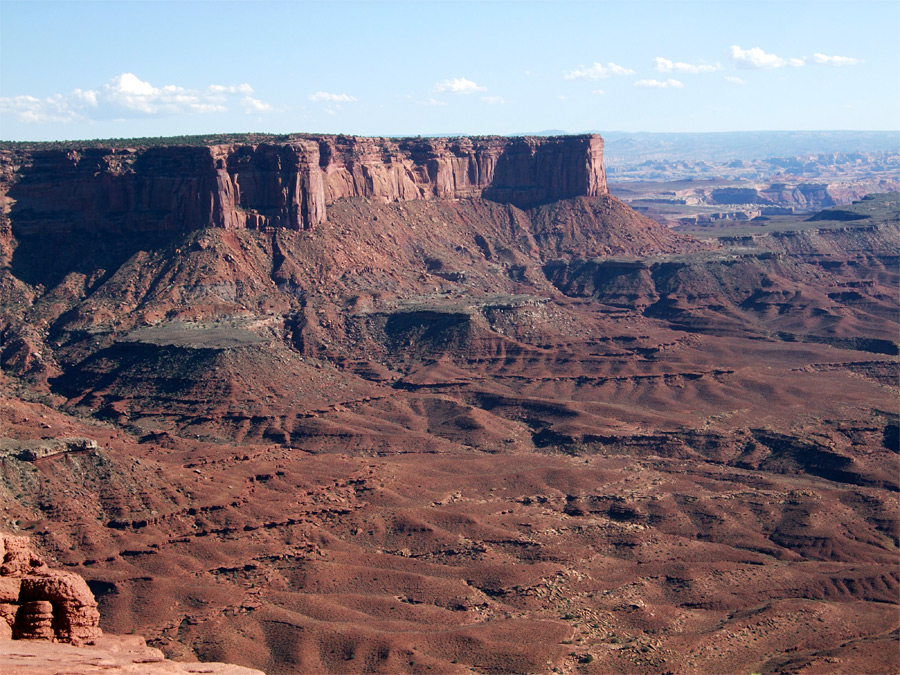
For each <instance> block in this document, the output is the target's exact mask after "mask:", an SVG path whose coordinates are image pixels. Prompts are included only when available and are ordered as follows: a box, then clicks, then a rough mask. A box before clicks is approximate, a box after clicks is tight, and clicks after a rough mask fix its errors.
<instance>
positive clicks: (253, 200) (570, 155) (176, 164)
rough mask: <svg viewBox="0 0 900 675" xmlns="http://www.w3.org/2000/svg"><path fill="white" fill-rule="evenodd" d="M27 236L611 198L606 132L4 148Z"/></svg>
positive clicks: (2, 183) (10, 193)
mask: <svg viewBox="0 0 900 675" xmlns="http://www.w3.org/2000/svg"><path fill="white" fill-rule="evenodd" d="M0 169H2V179H0V191H2V195H0V197H2V201H3V204H4V205H5V207H4V210H6V211H7V213H6V214H5V215H6V217H7V218H6V219H7V222H9V220H8V219H9V217H10V216H11V220H12V222H13V223H14V225H13V227H15V228H16V229H17V231H18V232H20V233H21V234H26V235H27V234H37V233H38V231H37V228H38V227H40V233H43V234H49V233H51V232H58V233H64V232H75V231H83V232H135V231H188V230H194V229H198V228H204V227H222V228H226V229H233V228H252V229H259V228H267V227H276V228H289V229H294V230H307V229H312V228H314V227H315V226H316V225H318V224H319V223H321V222H323V221H324V220H325V219H326V211H327V207H328V206H329V205H331V204H333V203H335V202H336V201H337V200H339V199H343V198H348V197H363V198H366V199H371V200H375V201H383V202H385V203H390V202H397V201H406V200H412V199H459V198H471V197H484V198H486V199H489V200H492V201H496V202H501V203H509V204H514V205H516V206H520V207H530V206H534V205H538V204H542V203H546V202H550V201H554V200H558V199H566V198H572V197H578V196H598V195H604V194H607V185H606V174H605V172H604V169H603V140H602V139H601V138H600V136H596V135H585V136H560V137H550V138H532V137H520V138H501V137H480V138H409V139H384V138H359V137H350V136H321V137H302V138H298V139H295V140H292V141H291V142H289V143H284V144H268V143H261V144H255V145H254V144H234V145H216V146H170V147H154V148H118V149H116V148H85V149H82V150H76V149H72V150H37V151H3V152H2V153H0Z"/></svg>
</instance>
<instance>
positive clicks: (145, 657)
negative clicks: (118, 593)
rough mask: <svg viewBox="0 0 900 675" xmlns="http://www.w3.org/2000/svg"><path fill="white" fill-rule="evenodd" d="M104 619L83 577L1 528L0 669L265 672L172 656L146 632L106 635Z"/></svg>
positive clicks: (49, 673)
mask: <svg viewBox="0 0 900 675" xmlns="http://www.w3.org/2000/svg"><path fill="white" fill-rule="evenodd" d="M99 621H100V614H99V612H98V611H97V601H96V600H95V599H94V595H93V593H91V591H90V589H89V588H88V585H87V584H86V583H85V581H84V579H82V578H81V577H80V576H78V575H77V574H74V573H72V572H63V571H60V570H53V569H50V568H49V567H48V566H47V564H46V563H45V562H44V561H43V560H42V559H41V557H40V556H39V555H38V554H37V553H36V552H35V551H34V549H32V548H31V544H30V542H29V540H28V538H27V537H19V536H15V535H10V534H5V533H0V657H2V658H0V666H2V668H0V672H3V673H19V674H22V675H66V674H74V673H78V674H79V675H85V674H87V673H100V672H103V673H141V674H147V675H153V674H155V673H161V674H162V673H217V674H219V675H261V671H259V670H254V669H252V668H242V667H240V666H233V665H230V664H224V663H178V662H176V661H169V660H168V659H166V658H165V657H164V656H163V654H162V652H161V651H159V650H158V649H153V648H152V647H148V646H147V644H146V643H145V642H144V638H143V637H141V636H138V635H129V636H120V635H103V633H102V631H101V630H100V628H99V626H98V624H99ZM65 643H68V644H65Z"/></svg>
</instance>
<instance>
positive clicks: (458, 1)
mask: <svg viewBox="0 0 900 675" xmlns="http://www.w3.org/2000/svg"><path fill="white" fill-rule="evenodd" d="M898 35H900V2H898V1H897V0H883V1H882V0H852V1H851V0H846V1H843V0H842V1H834V0H807V1H798V0H778V1H777V2H768V1H766V0H716V1H713V0H707V1H702V2H699V1H698V2H683V1H678V0H670V1H668V2H651V1H649V0H647V1H643V0H630V1H629V0H616V1H614V2H613V1H610V2H606V1H594V2H565V1H560V0H557V1H555V2H548V1H544V0H534V1H529V0H518V1H506V2H490V1H480V2H476V1H474V0H470V1H466V0H441V1H433V0H418V1H417V2H385V1H380V0H368V1H365V2H351V1H341V0H331V1H325V0H321V1H318V2H299V1H296V2H287V1H281V2H275V1H272V0H217V1H209V2H206V1H203V2H200V1H191V0H180V1H175V0H165V1H161V0H151V1H140V0H118V1H115V0H105V1H103V2H84V1H81V0H69V1H62V2H50V1H44V0H27V1H19V0H0V138H2V139H4V140H54V139H81V138H110V137H131V136H161V135H177V134H196V133H212V132H242V131H262V132H272V133H287V132H310V133H349V134H361V135H392V136H398V135H417V134H422V135H426V134H510V133H520V132H539V131H543V130H548V129H558V130H562V131H565V132H569V133H576V132H581V131H585V130H599V131H601V132H602V131H658V132H677V131H691V132H697V131H743V130H794V129H798V130H823V129H854V130H891V129H897V128H898V127H900V119H898V118H900V40H898V37H897V36H898Z"/></svg>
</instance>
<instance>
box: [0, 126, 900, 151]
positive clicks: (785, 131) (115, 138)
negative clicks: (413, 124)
mask: <svg viewBox="0 0 900 675" xmlns="http://www.w3.org/2000/svg"><path fill="white" fill-rule="evenodd" d="M606 134H616V135H628V136H641V135H643V136H714V135H736V134H866V135H868V134H896V135H897V141H898V147H900V129H766V130H759V129H756V130H732V131H622V130H618V129H609V130H607V131H600V130H596V129H590V130H586V131H565V130H563V129H544V130H541V131H525V132H512V133H506V134H501V133H458V132H456V133H452V132H451V133H426V134H355V133H349V132H315V131H289V132H276V131H218V132H203V133H189V134H166V135H163V134H160V135H154V136H107V137H93V138H87V137H84V138H62V139H51V140H37V139H27V140H11V139H0V146H3V145H15V144H45V143H47V144H50V143H57V144H62V143H85V142H91V143H101V142H104V141H128V140H145V139H147V140H149V139H153V140H161V139H167V138H173V139H174V138H184V139H190V138H197V139H201V138H205V137H210V136H274V137H278V136H350V137H354V138H397V139H405V138H484V137H508V138H514V137H523V136H586V135H600V136H604V135H606Z"/></svg>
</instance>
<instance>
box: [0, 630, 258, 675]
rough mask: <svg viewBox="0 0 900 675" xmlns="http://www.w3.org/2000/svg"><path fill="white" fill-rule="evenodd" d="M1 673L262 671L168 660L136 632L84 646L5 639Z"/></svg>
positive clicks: (0, 647) (240, 674) (233, 674)
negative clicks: (135, 633)
mask: <svg viewBox="0 0 900 675" xmlns="http://www.w3.org/2000/svg"><path fill="white" fill-rule="evenodd" d="M0 653H2V663H3V669H4V670H3V672H9V673H17V674H18V675H61V674H66V675H68V674H70V673H71V674H74V673H78V674H79V675H88V674H89V673H140V674H141V675H155V674H156V673H159V674H160V675H168V674H169V673H174V674H177V673H215V674H216V675H262V671H260V670H254V669H252V668H243V667H241V666H233V665H230V664H227V663H179V662H177V661H169V660H168V659H166V658H165V657H164V656H163V654H162V652H161V651H159V650H158V649H154V648H152V647H148V646H147V645H146V644H145V643H144V638H142V637H140V636H138V635H108V634H107V635H103V636H102V637H99V638H97V640H96V641H95V642H94V644H92V645H89V646H84V647H74V646H72V645H67V644H60V643H53V642H47V641H46V640H7V641H3V642H2V643H0Z"/></svg>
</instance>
